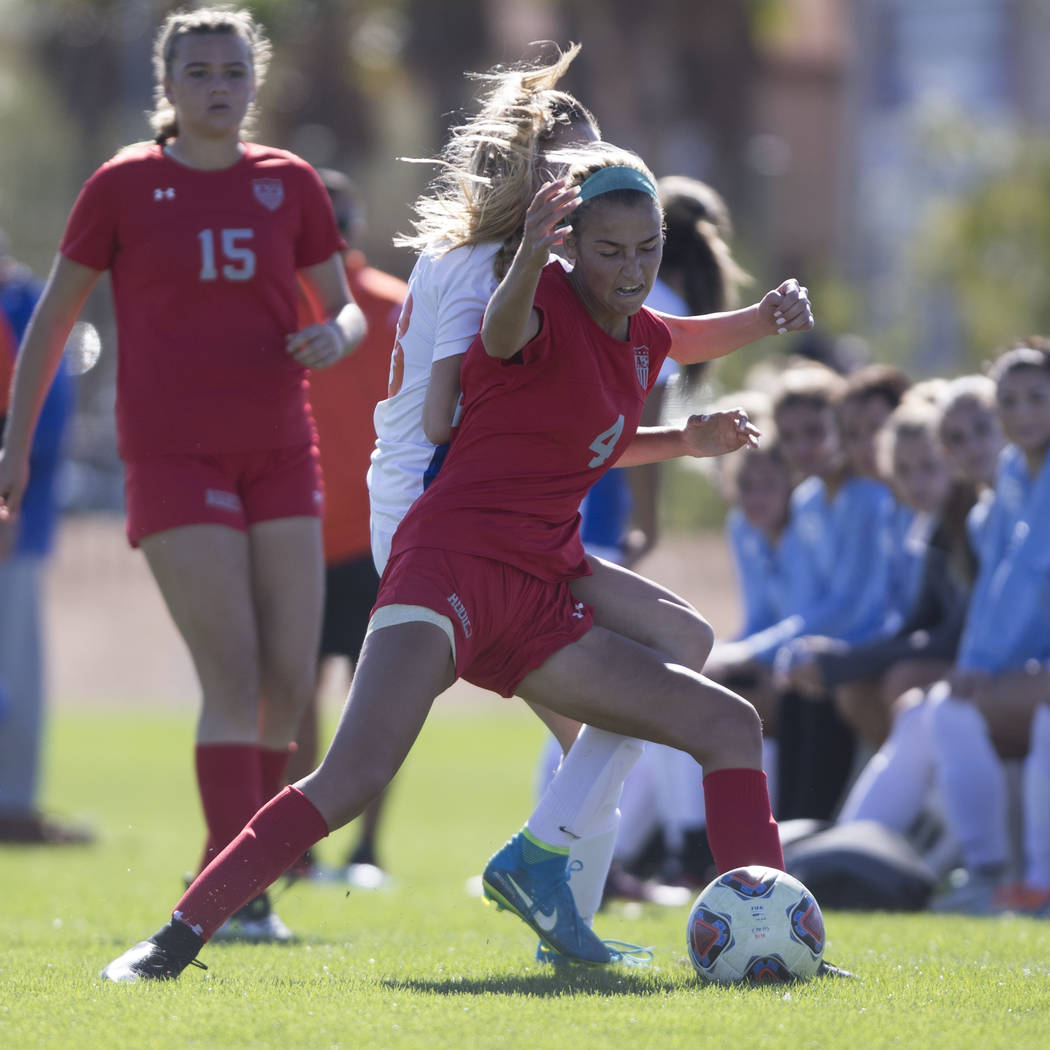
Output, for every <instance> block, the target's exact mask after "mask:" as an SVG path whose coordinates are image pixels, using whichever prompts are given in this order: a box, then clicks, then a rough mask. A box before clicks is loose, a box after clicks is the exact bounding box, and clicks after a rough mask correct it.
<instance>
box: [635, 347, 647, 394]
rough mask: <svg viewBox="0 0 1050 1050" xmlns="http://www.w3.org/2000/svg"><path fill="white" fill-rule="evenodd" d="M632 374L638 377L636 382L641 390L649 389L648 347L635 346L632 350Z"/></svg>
mask: <svg viewBox="0 0 1050 1050" xmlns="http://www.w3.org/2000/svg"><path fill="white" fill-rule="evenodd" d="M634 372H635V375H637V376H638V382H639V383H640V384H641V387H642V389H643V390H646V389H648V387H649V347H647V346H636V347H635V348H634Z"/></svg>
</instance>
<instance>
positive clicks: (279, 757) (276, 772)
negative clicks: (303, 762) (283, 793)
mask: <svg viewBox="0 0 1050 1050" xmlns="http://www.w3.org/2000/svg"><path fill="white" fill-rule="evenodd" d="M290 756H291V752H290V751H289V750H288V748H286V747H282V748H280V749H277V748H273V747H260V748H259V774H260V776H261V777H262V800H263V802H269V801H270V799H271V798H273V797H274V795H276V794H277V792H278V791H280V790H281V788H283V787H284V774H285V770H286V769H287V768H288V759H289V757H290Z"/></svg>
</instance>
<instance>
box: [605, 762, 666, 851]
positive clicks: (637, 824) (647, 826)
mask: <svg viewBox="0 0 1050 1050" xmlns="http://www.w3.org/2000/svg"><path fill="white" fill-rule="evenodd" d="M651 766H652V763H651V762H650V761H649V747H648V746H647V747H646V748H645V750H644V751H643V752H642V756H641V758H640V759H639V760H638V761H637V762H636V763H635V765H634V768H633V769H632V770H631V772H630V773H628V774H627V778H626V779H625V780H624V782H623V793H622V794H621V795H620V814H621V816H620V830H619V833H618V835H617V836H616V848H615V849H614V850H613V856H614V857H616V858H617V859H618V860H620V861H623V862H624V863H625V864H629V863H630V862H631V861H633V860H634V859H635V858H636V857H637V856H638V855H639V854H640V853H641V852H642V849H643V848H644V847H645V844H646V843H647V842H648V841H649V838H650V837H651V836H652V834H653V832H654V831H655V830H656V827H657V824H656V784H655V783H653V771H652V768H651Z"/></svg>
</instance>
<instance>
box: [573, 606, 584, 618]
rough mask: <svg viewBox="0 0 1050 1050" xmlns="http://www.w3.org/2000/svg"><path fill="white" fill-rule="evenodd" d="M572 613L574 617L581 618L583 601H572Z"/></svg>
mask: <svg viewBox="0 0 1050 1050" xmlns="http://www.w3.org/2000/svg"><path fill="white" fill-rule="evenodd" d="M572 615H573V618H574V619H577V620H582V619H583V602H574V603H573V607H572Z"/></svg>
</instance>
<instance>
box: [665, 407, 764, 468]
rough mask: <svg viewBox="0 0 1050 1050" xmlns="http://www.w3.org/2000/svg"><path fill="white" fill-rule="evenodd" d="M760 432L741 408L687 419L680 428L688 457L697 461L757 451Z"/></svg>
mask: <svg viewBox="0 0 1050 1050" xmlns="http://www.w3.org/2000/svg"><path fill="white" fill-rule="evenodd" d="M761 437H762V432H761V431H760V430H759V429H758V427H756V426H755V425H754V423H752V422H751V420H750V419H748V417H747V413H746V412H745V411H744V410H743V409H742V408H731V409H729V410H727V411H725V412H712V413H710V414H709V415H703V416H690V417H689V419H688V420H686V424H685V426H684V427H683V428H682V440H683V441H684V442H685V447H686V449H687V454H688V455H690V456H696V457H697V458H701V457H705V456H724V455H725V454H726V453H728V452H736V450H737V449H739V448H758V443H759V439H760V438H761Z"/></svg>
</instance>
